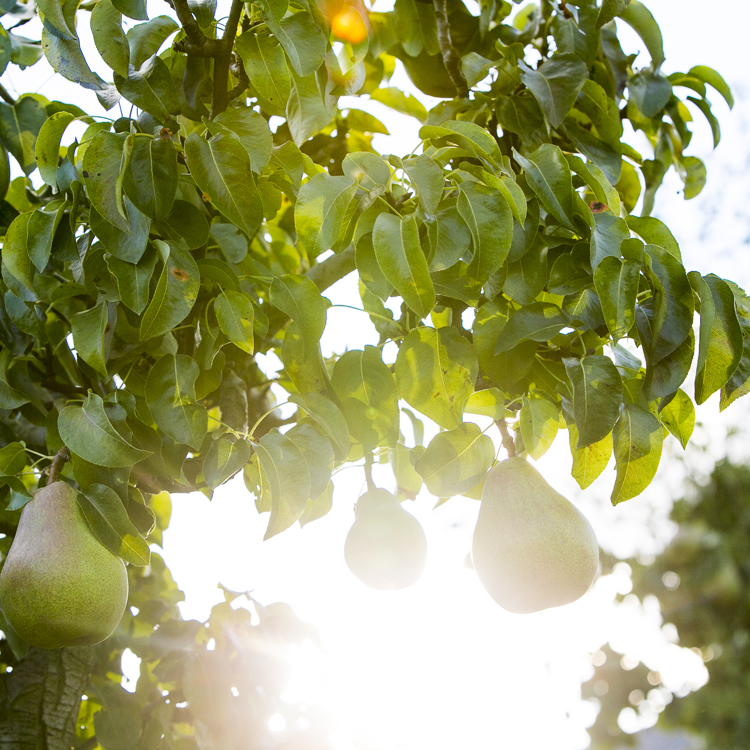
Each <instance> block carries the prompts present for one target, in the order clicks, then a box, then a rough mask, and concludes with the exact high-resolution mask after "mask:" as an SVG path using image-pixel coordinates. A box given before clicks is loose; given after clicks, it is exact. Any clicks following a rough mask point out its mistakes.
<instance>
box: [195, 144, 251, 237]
mask: <svg viewBox="0 0 750 750" xmlns="http://www.w3.org/2000/svg"><path fill="white" fill-rule="evenodd" d="M185 156H186V157H187V162H188V166H189V168H190V173H191V174H192V176H193V179H194V180H195V182H196V184H197V185H198V187H199V188H200V189H201V190H202V191H203V192H204V193H205V194H206V195H207V196H208V197H209V198H210V199H211V203H213V205H214V206H216V208H217V209H218V210H219V211H221V213H222V214H224V216H226V217H227V219H229V221H230V222H232V224H234V225H235V226H237V227H239V228H240V229H241V230H242V231H243V232H244V233H245V234H246V235H247V237H248V238H249V239H252V237H253V236H254V235H255V232H256V231H257V230H258V227H259V226H260V224H261V221H262V220H263V212H262V208H261V201H260V196H259V194H258V189H257V188H256V186H255V178H254V177H253V173H252V169H251V166H250V157H249V156H248V155H247V151H246V150H245V149H244V147H243V146H242V142H241V141H240V139H239V137H238V136H236V135H235V134H234V133H227V132H226V131H225V132H223V133H221V134H219V135H216V136H214V137H213V138H211V139H210V140H208V141H206V139H205V138H203V137H201V136H200V135H198V134H197V133H191V134H190V135H189V136H188V137H187V140H186V141H185Z"/></svg>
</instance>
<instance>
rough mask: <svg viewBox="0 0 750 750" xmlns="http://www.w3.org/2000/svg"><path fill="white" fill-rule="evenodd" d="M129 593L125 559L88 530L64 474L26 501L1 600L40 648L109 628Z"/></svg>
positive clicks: (2, 576)
mask: <svg viewBox="0 0 750 750" xmlns="http://www.w3.org/2000/svg"><path fill="white" fill-rule="evenodd" d="M127 599H128V575H127V571H126V569H125V563H123V561H122V560H121V559H120V558H119V557H117V556H116V555H113V554H112V553H111V552H110V551H109V550H108V549H107V548H106V547H105V546H104V545H103V544H101V543H100V542H99V540H98V539H97V538H96V537H95V536H94V533H93V532H92V531H91V527H90V526H89V524H88V522H87V521H86V517H85V516H84V515H83V513H82V512H81V510H80V508H79V507H78V503H77V502H76V491H75V490H74V489H73V488H72V487H71V486H70V485H68V484H66V483H65V482H61V481H59V482H53V483H52V484H49V485H47V486H46V487H43V488H42V489H40V490H38V491H37V492H36V493H35V495H34V497H33V499H32V500H31V501H30V502H29V503H28V504H27V505H26V506H25V507H24V509H23V511H22V513H21V520H20V521H19V524H18V530H17V531H16V536H15V539H14V540H13V544H12V545H11V548H10V551H9V552H8V556H7V558H6V559H5V565H4V566H3V569H2V573H0V606H2V609H3V612H4V613H5V616H6V618H7V619H8V621H9V622H10V624H11V626H12V627H13V629H14V630H15V631H16V632H17V633H18V635H20V636H21V638H23V639H24V640H25V641H28V642H29V643H30V644H31V645H32V646H37V647H39V648H50V649H51V648H61V647H63V646H85V645H89V644H93V643H99V642H100V641H103V640H104V639H105V638H107V637H108V636H109V635H111V633H112V631H113V630H114V629H115V628H116V627H117V624H118V623H119V622H120V619H121V618H122V615H123V612H124V611H125V604H126V603H127Z"/></svg>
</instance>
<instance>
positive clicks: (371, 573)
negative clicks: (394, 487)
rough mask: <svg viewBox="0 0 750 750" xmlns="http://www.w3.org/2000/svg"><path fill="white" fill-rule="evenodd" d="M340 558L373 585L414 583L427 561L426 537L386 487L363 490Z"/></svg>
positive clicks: (399, 586)
mask: <svg viewBox="0 0 750 750" xmlns="http://www.w3.org/2000/svg"><path fill="white" fill-rule="evenodd" d="M344 559H345V560H346V564H347V566H348V568H349V570H351V572H352V573H354V575H355V576H357V578H359V579H360V580H361V581H363V582H364V583H366V584H367V585H368V586H371V587H372V588H374V589H403V588H406V587H407V586H411V585H412V584H413V583H415V582H416V581H417V580H418V579H419V578H420V576H421V575H422V573H423V572H424V567H425V563H426V562H427V539H426V538H425V535H424V531H423V529H422V526H421V525H420V523H419V521H417V519H416V518H414V516H412V515H411V514H410V513H407V512H406V511H405V510H404V509H403V508H402V507H401V503H400V502H399V501H398V499H397V498H396V497H394V496H393V495H392V494H391V493H390V492H388V491H387V490H382V489H374V490H369V491H368V492H365V494H364V495H362V497H360V498H359V500H358V501H357V507H356V509H355V521H354V524H353V525H352V527H351V529H350V530H349V533H348V534H347V537H346V542H345V544H344Z"/></svg>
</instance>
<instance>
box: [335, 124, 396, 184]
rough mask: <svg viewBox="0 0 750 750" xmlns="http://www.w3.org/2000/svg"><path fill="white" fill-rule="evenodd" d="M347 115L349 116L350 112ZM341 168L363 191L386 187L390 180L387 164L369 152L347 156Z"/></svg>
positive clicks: (389, 170) (357, 152)
mask: <svg viewBox="0 0 750 750" xmlns="http://www.w3.org/2000/svg"><path fill="white" fill-rule="evenodd" d="M363 114H364V113H363ZM349 115H351V110H350V111H349ZM347 119H348V118H347ZM341 168H342V169H343V170H344V174H345V175H346V176H347V177H348V178H349V179H351V180H354V181H355V182H356V183H358V184H359V185H360V186H361V187H362V188H364V189H365V190H372V189H373V188H375V187H376V186H377V185H382V186H383V187H386V186H387V185H388V183H389V182H390V179H391V169H390V167H389V166H388V164H387V163H386V162H385V161H384V160H383V159H382V158H381V157H380V156H378V155H377V154H371V153H370V152H369V151H355V152H353V153H349V154H347V155H346V156H345V157H344V161H343V162H342V163H341Z"/></svg>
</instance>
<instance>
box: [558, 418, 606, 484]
mask: <svg viewBox="0 0 750 750" xmlns="http://www.w3.org/2000/svg"><path fill="white" fill-rule="evenodd" d="M568 438H569V441H570V453H571V455H572V456H573V468H572V469H571V474H572V475H573V479H575V480H576V482H578V486H579V487H580V488H581V489H582V490H585V489H586V488H587V487H588V486H589V485H590V484H591V483H592V482H593V481H594V480H595V479H596V478H597V477H598V476H599V475H600V474H601V473H602V472H603V471H604V469H606V468H607V464H608V463H609V459H610V457H611V456H612V433H611V432H610V433H608V434H607V435H606V437H604V438H602V439H601V440H600V441H599V442H598V443H591V445H587V446H585V447H584V448H578V447H577V446H578V428H577V427H576V426H575V424H569V425H568Z"/></svg>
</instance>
